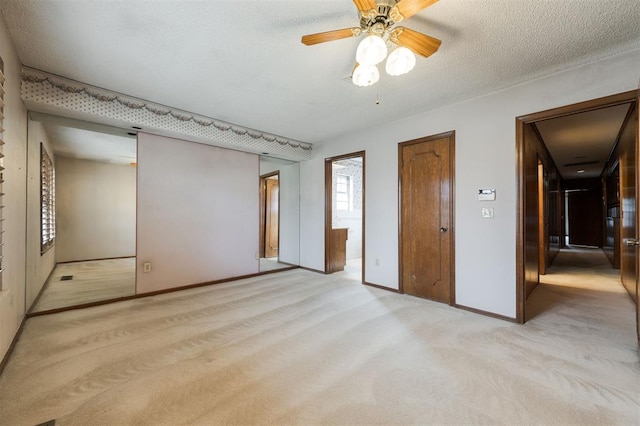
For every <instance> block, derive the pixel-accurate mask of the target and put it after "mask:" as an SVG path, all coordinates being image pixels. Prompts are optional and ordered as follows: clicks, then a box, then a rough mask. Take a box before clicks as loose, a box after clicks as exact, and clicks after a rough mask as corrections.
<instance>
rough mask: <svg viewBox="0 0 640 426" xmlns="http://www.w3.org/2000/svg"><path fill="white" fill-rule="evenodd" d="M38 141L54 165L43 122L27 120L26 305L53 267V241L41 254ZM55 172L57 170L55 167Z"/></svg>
mask: <svg viewBox="0 0 640 426" xmlns="http://www.w3.org/2000/svg"><path fill="white" fill-rule="evenodd" d="M40 143H43V144H44V146H45V149H46V150H47V153H48V154H49V157H51V161H53V164H54V170H56V168H57V164H56V158H55V156H54V155H53V148H52V147H51V145H50V144H49V140H48V138H47V135H46V134H45V132H44V128H43V127H42V124H41V123H39V122H37V121H32V120H29V122H28V152H27V161H28V166H27V211H26V215H27V238H26V239H27V276H26V278H27V280H26V307H27V309H29V308H30V307H31V305H32V304H33V302H34V300H35V299H36V297H37V296H38V293H39V292H40V290H41V289H42V286H43V285H44V283H45V281H46V280H47V277H48V276H49V274H50V273H51V271H52V270H53V268H54V267H55V265H56V263H55V261H56V249H57V241H56V244H55V245H54V246H53V247H51V248H50V249H49V250H48V251H47V252H45V253H43V254H42V255H41V254H40V230H41V224H40ZM56 172H57V170H56Z"/></svg>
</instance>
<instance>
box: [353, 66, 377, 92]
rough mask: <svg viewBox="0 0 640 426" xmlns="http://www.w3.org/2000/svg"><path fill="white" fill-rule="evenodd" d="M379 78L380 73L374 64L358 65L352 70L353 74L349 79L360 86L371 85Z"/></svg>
mask: <svg viewBox="0 0 640 426" xmlns="http://www.w3.org/2000/svg"><path fill="white" fill-rule="evenodd" d="M379 79H380V73H379V72H378V68H376V66H375V65H362V64H360V65H358V66H357V67H356V69H355V70H353V76H352V77H351V81H353V84H355V85H356V86H360V87H366V86H371V85H372V84H375V83H376V82H377V81H378V80H379Z"/></svg>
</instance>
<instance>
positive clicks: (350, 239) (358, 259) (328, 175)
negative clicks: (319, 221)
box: [325, 151, 365, 282]
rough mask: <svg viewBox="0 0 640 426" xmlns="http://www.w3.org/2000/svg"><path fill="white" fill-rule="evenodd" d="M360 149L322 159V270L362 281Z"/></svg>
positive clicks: (362, 220)
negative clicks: (323, 162)
mask: <svg viewBox="0 0 640 426" xmlns="http://www.w3.org/2000/svg"><path fill="white" fill-rule="evenodd" d="M364 170H365V153H364V151H361V152H356V153H352V154H347V155H342V156H339V157H332V158H327V159H326V160H325V272H326V273H334V272H339V271H344V275H345V276H347V277H348V278H351V279H354V280H357V281H359V282H364V200H365V185H364Z"/></svg>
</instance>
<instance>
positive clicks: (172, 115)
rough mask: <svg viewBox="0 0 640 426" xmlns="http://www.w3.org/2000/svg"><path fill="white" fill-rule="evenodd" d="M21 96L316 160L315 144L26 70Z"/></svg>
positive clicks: (166, 131) (153, 128) (107, 120)
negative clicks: (313, 153)
mask: <svg viewBox="0 0 640 426" xmlns="http://www.w3.org/2000/svg"><path fill="white" fill-rule="evenodd" d="M21 78H22V85H21V97H22V99H23V101H24V102H25V103H26V104H27V107H28V108H29V109H32V110H36V111H38V112H46V113H54V114H57V115H60V116H65V117H70V118H77V115H78V114H81V115H83V116H85V117H86V116H87V115H89V116H91V118H92V119H94V121H97V122H101V123H102V124H109V125H113V124H114V121H115V122H117V124H120V125H121V126H122V127H125V128H131V127H134V126H135V127H141V128H143V129H144V130H143V131H146V132H150V133H159V134H163V135H167V136H179V135H184V136H185V137H186V138H187V139H189V138H193V137H195V138H197V139H198V141H202V142H205V143H210V144H211V145H216V146H225V147H230V148H235V149H240V150H244V151H250V152H256V153H263V152H268V153H269V155H272V156H275V157H280V158H285V159H289V160H295V161H300V160H307V159H310V158H311V153H312V145H311V144H310V143H306V142H301V141H296V140H292V139H288V138H284V137H281V136H276V135H272V134H269V133H265V132H261V131H258V130H254V129H249V128H245V127H242V126H237V125H234V124H230V123H226V122H224V121H220V120H216V119H213V118H210V117H206V116H201V115H197V114H193V113H190V112H187V111H183V110H179V109H175V108H171V107H168V106H164V105H160V104H156V103H152V102H148V101H145V100H142V99H139V98H134V97H131V96H127V95H123V94H121V93H117V92H113V91H109V90H106V89H102V88H98V87H95V86H90V85H87V84H84V83H81V82H78V81H74V80H69V79H66V78H63V77H59V76H55V75H52V74H49V73H46V72H43V71H39V70H35V69H32V68H27V67H23V69H22V75H21Z"/></svg>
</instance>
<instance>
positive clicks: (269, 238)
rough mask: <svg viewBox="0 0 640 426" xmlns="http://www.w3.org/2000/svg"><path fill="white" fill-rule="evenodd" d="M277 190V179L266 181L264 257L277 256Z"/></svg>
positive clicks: (278, 187) (278, 188)
mask: <svg viewBox="0 0 640 426" xmlns="http://www.w3.org/2000/svg"><path fill="white" fill-rule="evenodd" d="M279 190H280V186H279V185H278V180H277V179H267V180H266V189H265V200H266V201H265V202H266V204H265V212H266V215H265V216H266V217H265V227H264V230H265V236H264V257H277V256H278V225H279V218H278V214H279V206H278V200H279Z"/></svg>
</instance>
